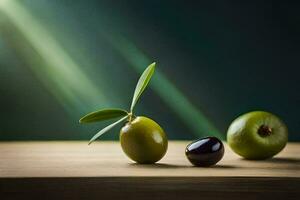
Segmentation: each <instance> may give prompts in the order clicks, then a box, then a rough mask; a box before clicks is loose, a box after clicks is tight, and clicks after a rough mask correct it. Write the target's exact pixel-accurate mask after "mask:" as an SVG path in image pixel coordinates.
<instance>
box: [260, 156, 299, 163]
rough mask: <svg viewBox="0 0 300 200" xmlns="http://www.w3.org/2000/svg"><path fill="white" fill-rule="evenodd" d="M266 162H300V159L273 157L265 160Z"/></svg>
mask: <svg viewBox="0 0 300 200" xmlns="http://www.w3.org/2000/svg"><path fill="white" fill-rule="evenodd" d="M264 162H268V163H278V164H300V159H297V158H276V157H275V158H271V159H268V160H264Z"/></svg>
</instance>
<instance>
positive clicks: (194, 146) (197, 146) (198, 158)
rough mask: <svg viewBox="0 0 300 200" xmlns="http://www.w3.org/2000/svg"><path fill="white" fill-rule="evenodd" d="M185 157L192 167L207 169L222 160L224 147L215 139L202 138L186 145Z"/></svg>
mask: <svg viewBox="0 0 300 200" xmlns="http://www.w3.org/2000/svg"><path fill="white" fill-rule="evenodd" d="M185 155H186V157H187V158H188V160H189V161H190V162H191V163H192V164H193V165H195V166H202V167H208V166H211V165H214V164H216V163H217V162H219V161H220V160H221V159H222V157H223V155H224V145H223V143H222V142H221V141H220V140H219V139H218V138H216V137H206V138H202V139H199V140H196V141H194V142H192V143H190V144H189V145H187V147H186V149H185Z"/></svg>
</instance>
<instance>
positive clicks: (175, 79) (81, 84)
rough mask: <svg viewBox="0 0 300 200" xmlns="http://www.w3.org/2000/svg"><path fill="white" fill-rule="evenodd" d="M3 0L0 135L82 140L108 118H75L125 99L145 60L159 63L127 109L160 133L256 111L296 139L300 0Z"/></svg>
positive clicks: (187, 133) (202, 128)
mask: <svg viewBox="0 0 300 200" xmlns="http://www.w3.org/2000/svg"><path fill="white" fill-rule="evenodd" d="M7 2H9V3H7ZM7 2H6V3H2V5H1V4H0V111H1V115H0V140H56V139H67V140H73V139H84V140H87V139H90V137H91V136H92V135H93V134H94V133H95V132H96V131H97V130H99V129H100V128H101V127H103V126H104V125H105V124H107V123H99V124H94V125H88V126H83V125H79V124H78V119H79V118H80V117H81V116H82V115H83V114H86V113H87V112H90V111H93V110H96V109H100V108H105V107H121V108H128V107H129V105H130V101H131V98H132V94H133V90H134V87H135V84H136V82H137V79H138V77H139V74H140V72H141V71H142V70H143V69H144V68H145V67H146V66H147V65H148V64H150V63H151V62H152V61H156V62H157V72H156V73H155V75H154V78H153V80H152V82H151V84H150V87H149V88H148V89H147V90H146V92H145V93H144V95H143V96H142V98H141V100H140V101H139V103H138V104H137V107H136V114H137V115H146V116H149V117H151V118H153V119H155V120H156V121H157V122H158V123H159V124H161V126H162V127H163V128H164V129H165V131H166V132H167V134H168V136H169V138H170V139H196V138H198V137H202V136H206V135H216V132H217V131H215V132H214V133H212V131H211V130H210V129H207V128H206V127H207V126H206V125H207V123H210V125H211V126H213V127H215V128H216V129H218V131H219V132H220V133H221V134H223V136H224V135H225V133H226V130H227V127H228V125H229V124H230V122H231V121H232V120H233V119H234V118H236V117H237V116H238V115H240V114H242V113H245V112H248V111H252V110H266V111H270V112H273V113H275V114H277V115H278V116H280V117H281V118H282V119H283V120H284V121H285V122H286V124H287V125H288V127H289V131H290V136H289V137H290V140H293V141H297V140H298V141H299V140H300V132H299V130H300V123H299V122H300V120H299V111H300V110H299V103H300V95H299V91H300V86H299V85H300V84H299V72H300V70H299V65H300V60H299V53H300V52H299V45H300V41H299V40H300V37H299V35H300V14H299V9H300V6H299V4H296V3H288V2H287V1H280V3H279V2H275V1H273V3H270V2H269V3H265V2H263V1H249V2H247V3H246V2H239V1H207V2H201V3H192V1H98V0H97V1H96V0H93V1H84V0H81V1H79V0H76V1H74V0H72V1H71V0H68V1H66V0H65V1H60V0H51V1H49V0H48V1H46V0H24V1H16V0H11V1H7ZM195 2H196V1H195ZM1 7H2V8H1ZM16 8H17V9H16ZM3 10H4V11H3ZM19 22H21V23H19ZM49 38H50V39H49ZM53 41H55V42H53ZM53 43H55V46H53ZM70 60H71V61H72V62H70ZM57 63H58V64H57ZM74 66H77V68H76V70H73V69H75V68H74ZM54 68H55V70H53V69H54ZM64 70H66V72H65V71H64ZM82 74H84V76H83V75H82ZM153 82H155V83H156V86H155V83H153ZM166 83H168V84H166ZM160 84H161V87H162V88H159V87H158V86H159V85H160ZM91 86H92V87H91ZM158 90H160V91H161V90H164V91H165V93H166V95H165V96H164V95H163V94H161V93H159V92H157V91H158ZM175 90H176V91H177V92H176V93H175V95H174V93H172V91H175ZM167 97H169V100H168V98H167ZM181 99H184V100H186V101H188V102H189V104H188V105H187V104H186V102H183V101H181ZM169 101H172V102H173V104H172V106H170V102H169ZM186 107H188V108H189V109H188V110H183V109H185V108H186ZM191 113H198V114H199V113H200V114H199V115H200V116H202V117H204V119H205V120H204V121H202V120H197V119H196V118H194V117H193V116H194V115H192V114H191ZM193 124H195V127H193ZM117 132H118V128H117V129H114V131H112V132H111V133H110V134H107V135H105V136H104V137H103V138H104V139H117V138H118V133H117Z"/></svg>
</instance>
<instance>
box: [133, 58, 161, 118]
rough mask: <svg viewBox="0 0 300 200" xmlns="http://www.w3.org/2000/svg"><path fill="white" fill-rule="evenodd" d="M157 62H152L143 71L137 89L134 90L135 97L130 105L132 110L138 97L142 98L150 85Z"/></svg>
mask: <svg viewBox="0 0 300 200" xmlns="http://www.w3.org/2000/svg"><path fill="white" fill-rule="evenodd" d="M155 64H156V63H155V62H154V63H152V64H151V65H149V66H148V67H147V68H146V69H145V71H144V72H143V74H142V75H141V77H140V79H139V81H138V83H137V85H136V87H135V90H134V95H133V99H132V103H131V106H130V112H132V110H133V108H134V106H135V104H136V102H137V101H138V99H139V98H140V96H141V94H142V93H143V91H144V90H145V88H146V86H147V85H148V83H149V81H150V79H151V76H152V75H153V73H154V70H155Z"/></svg>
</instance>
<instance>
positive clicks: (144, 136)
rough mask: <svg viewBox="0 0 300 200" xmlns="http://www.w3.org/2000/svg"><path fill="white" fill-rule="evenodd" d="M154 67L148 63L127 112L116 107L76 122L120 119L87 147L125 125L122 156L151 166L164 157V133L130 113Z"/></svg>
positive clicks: (121, 137) (123, 128) (106, 128)
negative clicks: (119, 126) (115, 128)
mask: <svg viewBox="0 0 300 200" xmlns="http://www.w3.org/2000/svg"><path fill="white" fill-rule="evenodd" d="M155 65H156V64H155V63H152V64H150V65H149V66H148V67H147V68H146V69H145V71H144V72H143V74H142V75H141V77H140V78H139V80H138V83H137V85H136V88H135V91H134V95H133V99H132V103H131V106H130V111H129V112H128V111H126V110H123V109H117V108H113V109H103V110H99V111H96V112H92V113H89V114H87V115H85V116H84V117H82V118H81V119H80V120H79V122H80V123H91V122H98V121H103V120H108V119H113V118H119V120H118V121H116V122H114V123H112V124H110V125H108V126H107V127H105V128H103V129H102V130H100V131H99V132H98V133H97V134H95V135H94V136H93V137H92V139H91V140H90V142H89V144H91V143H92V142H93V141H95V140H96V139H97V138H98V137H100V136H101V135H102V134H104V133H106V132H107V131H109V130H110V129H112V128H113V127H115V126H116V125H118V124H121V123H124V126H123V127H122V128H121V130H120V143H121V147H122V149H123V151H124V153H125V154H126V155H127V156H128V157H129V158H130V159H131V160H133V161H135V162H137V163H140V164H152V163H155V162H157V161H159V160H160V159H161V158H162V157H163V156H164V155H165V153H166V152H167V149H168V139H167V136H166V134H165V132H164V130H163V129H162V128H161V127H160V126H159V124H158V123H156V122H155V121H153V120H152V119H150V118H147V117H144V116H135V115H134V113H133V109H134V107H135V105H136V103H137V101H138V99H139V97H140V96H141V94H142V93H143V91H144V90H145V89H146V86H147V85H148V83H149V81H150V79H151V77H152V75H153V73H154V70H155Z"/></svg>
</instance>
